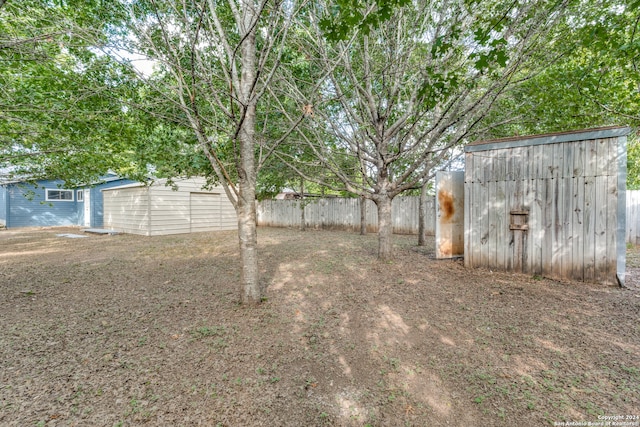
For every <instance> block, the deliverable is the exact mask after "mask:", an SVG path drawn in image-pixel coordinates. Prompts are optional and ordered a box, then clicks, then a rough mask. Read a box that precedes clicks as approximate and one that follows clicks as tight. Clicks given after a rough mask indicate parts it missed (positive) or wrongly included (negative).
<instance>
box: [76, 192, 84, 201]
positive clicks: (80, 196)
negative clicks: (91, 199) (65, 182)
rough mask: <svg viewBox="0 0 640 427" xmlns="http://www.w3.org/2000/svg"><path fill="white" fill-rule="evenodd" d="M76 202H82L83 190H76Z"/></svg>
mask: <svg viewBox="0 0 640 427" xmlns="http://www.w3.org/2000/svg"><path fill="white" fill-rule="evenodd" d="M76 201H77V202H84V190H76Z"/></svg>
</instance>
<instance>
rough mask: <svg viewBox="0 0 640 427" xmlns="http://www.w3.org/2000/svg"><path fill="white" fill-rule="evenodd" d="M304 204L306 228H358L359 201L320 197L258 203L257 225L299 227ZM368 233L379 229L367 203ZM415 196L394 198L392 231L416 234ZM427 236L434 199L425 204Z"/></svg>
mask: <svg viewBox="0 0 640 427" xmlns="http://www.w3.org/2000/svg"><path fill="white" fill-rule="evenodd" d="M301 203H305V204H306V206H305V207H304V217H305V224H306V226H307V227H309V228H317V229H327V230H349V231H356V230H359V229H360V199H347V198H338V197H332V198H320V199H305V200H304V201H302V200H263V201H261V202H258V206H257V211H258V225H259V226H267V227H299V226H300V220H301V215H300V214H301V212H300V204H301ZM366 203H367V204H366V207H367V231H369V232H376V231H377V230H378V211H377V208H376V205H375V204H374V203H373V202H372V201H371V200H367V201H366ZM419 203H420V198H419V197H417V196H399V197H396V198H395V199H393V205H392V216H393V232H394V233H397V234H417V233H418V206H419ZM426 228H427V234H434V232H435V200H434V199H433V198H430V199H429V200H428V201H427V227H426Z"/></svg>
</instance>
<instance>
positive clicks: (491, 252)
mask: <svg viewBox="0 0 640 427" xmlns="http://www.w3.org/2000/svg"><path fill="white" fill-rule="evenodd" d="M487 189H488V191H487V196H488V197H487V210H488V215H487V217H488V223H487V229H486V230H487V244H486V248H485V250H484V252H485V253H486V261H485V262H483V265H486V266H487V267H488V268H496V243H497V241H496V203H495V198H496V181H489V182H488V183H487Z"/></svg>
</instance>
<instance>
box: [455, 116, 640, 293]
mask: <svg viewBox="0 0 640 427" xmlns="http://www.w3.org/2000/svg"><path fill="white" fill-rule="evenodd" d="M627 133H628V129H627V128H606V129H595V130H589V131H583V132H576V133H572V134H570V133H566V134H553V135H543V136H539V137H524V138H516V139H510V140H500V141H490V142H487V143H477V144H471V145H469V146H467V147H466V148H465V152H466V153H465V161H466V165H465V169H466V170H465V201H466V206H465V265H466V266H469V267H486V268H490V269H498V270H511V271H517V272H523V273H529V274H538V275H543V276H547V277H555V278H567V279H575V280H582V281H588V282H600V283H616V280H617V278H616V277H617V276H619V279H620V280H621V281H623V280H624V224H625V221H624V217H625V208H624V206H625V194H624V193H625V183H624V180H625V178H626V155H625V143H626V134H627ZM621 254H622V257H621Z"/></svg>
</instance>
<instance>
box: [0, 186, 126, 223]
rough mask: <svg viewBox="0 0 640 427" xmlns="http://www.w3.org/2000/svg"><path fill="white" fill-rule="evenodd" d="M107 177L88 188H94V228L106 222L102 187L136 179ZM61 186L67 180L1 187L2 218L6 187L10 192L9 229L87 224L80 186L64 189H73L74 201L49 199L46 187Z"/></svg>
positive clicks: (8, 207)
mask: <svg viewBox="0 0 640 427" xmlns="http://www.w3.org/2000/svg"><path fill="white" fill-rule="evenodd" d="M106 179H108V180H109V181H108V182H103V183H100V184H96V185H94V186H91V187H84V188H90V189H91V196H90V197H91V201H90V203H91V227H102V226H103V225H104V221H103V214H104V202H103V198H102V191H100V190H102V189H105V188H111V187H115V186H118V185H124V184H129V183H133V182H135V181H131V180H128V179H117V178H116V179H114V177H113V176H108V177H106ZM58 188H64V182H63V181H60V180H52V181H38V182H37V186H33V185H31V184H26V183H15V184H7V185H6V186H4V187H2V186H0V220H2V219H3V218H2V216H1V215H2V206H3V204H2V203H3V202H2V189H4V190H5V194H6V196H5V202H4V206H5V209H4V211H5V212H6V215H5V216H6V218H5V219H4V220H5V222H6V224H5V225H6V227H7V228H13V227H38V226H39V227H42V226H60V225H84V200H82V201H78V200H77V194H78V191H77V190H79V188H64V189H66V190H73V201H61V200H59V201H47V200H46V189H58ZM1 222H2V221H0V223H1Z"/></svg>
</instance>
